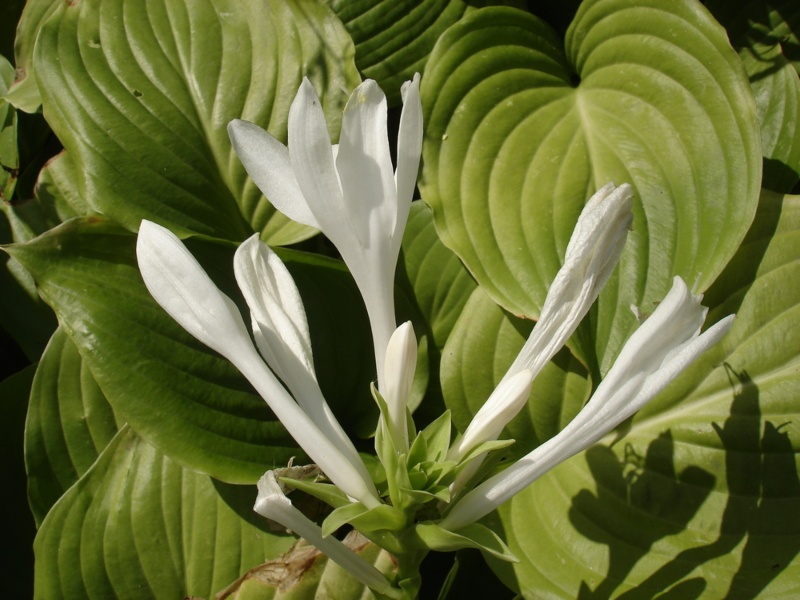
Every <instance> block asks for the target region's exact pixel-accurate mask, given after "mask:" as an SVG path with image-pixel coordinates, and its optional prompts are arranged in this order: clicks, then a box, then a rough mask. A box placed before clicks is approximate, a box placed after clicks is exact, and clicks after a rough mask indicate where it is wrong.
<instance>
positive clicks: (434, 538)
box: [414, 523, 518, 561]
mask: <svg viewBox="0 0 800 600" xmlns="http://www.w3.org/2000/svg"><path fill="white" fill-rule="evenodd" d="M414 533H415V535H416V536H417V537H418V538H419V540H420V541H421V542H422V545H423V547H426V548H430V549H431V550H437V551H440V552H452V551H453V550H460V549H462V548H476V549H478V550H481V551H483V552H486V553H488V554H490V555H492V556H493V557H495V558H498V559H500V560H505V561H517V560H518V559H517V557H516V556H514V554H513V553H512V552H511V550H510V549H509V548H508V546H506V544H505V542H503V540H502V539H501V538H500V537H499V536H498V535H497V534H496V533H495V532H494V531H492V530H491V529H489V528H488V527H486V526H484V525H481V524H480V523H472V524H471V525H467V526H466V527H462V528H461V529H459V530H458V531H456V532H453V531H448V530H447V529H444V528H442V527H439V525H437V524H436V523H417V525H416V526H415V527H414Z"/></svg>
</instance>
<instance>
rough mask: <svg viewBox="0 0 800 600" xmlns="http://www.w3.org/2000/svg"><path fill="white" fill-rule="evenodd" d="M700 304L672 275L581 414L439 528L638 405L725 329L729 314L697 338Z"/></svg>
mask: <svg viewBox="0 0 800 600" xmlns="http://www.w3.org/2000/svg"><path fill="white" fill-rule="evenodd" d="M701 300H702V295H696V296H694V295H692V293H691V292H690V291H689V290H688V288H687V287H686V284H685V283H684V282H683V280H682V279H681V278H680V277H676V278H675V280H674V282H673V286H672V289H671V290H670V292H669V293H668V294H667V296H666V297H665V298H664V301H663V302H661V303H660V304H659V305H658V307H657V308H656V309H655V311H654V312H653V314H652V315H651V316H650V317H649V318H648V319H647V320H646V321H645V322H644V323H643V324H642V325H641V326H640V327H639V328H638V329H637V330H636V331H635V332H634V334H633V335H632V336H631V337H630V339H629V340H628V341H627V343H626V344H625V346H624V347H623V349H622V351H621V352H620V354H619V356H618V357H617V360H616V361H615V363H614V365H613V366H612V368H611V370H610V371H609V372H608V374H607V375H606V377H605V378H604V379H603V381H602V382H601V383H600V385H599V386H598V388H597V390H596V391H595V393H594V395H593V396H592V398H591V399H590V400H589V402H588V403H587V404H586V406H585V407H584V408H583V409H582V410H581V412H580V413H578V415H577V416H576V417H575V418H574V419H573V420H572V421H571V422H570V423H569V424H568V425H567V426H566V427H565V428H564V429H563V430H561V431H560V432H559V433H558V434H557V435H555V436H554V437H552V438H550V439H549V440H548V441H546V442H545V443H544V444H542V445H541V446H539V447H538V448H536V449H534V450H533V451H532V452H530V453H529V454H527V455H526V456H525V457H523V458H522V459H520V460H519V461H517V462H516V463H514V464H513V465H511V466H510V467H509V468H508V469H506V470H504V471H502V472H501V473H498V474H497V475H495V476H493V477H491V478H489V479H487V480H486V481H484V482H483V483H481V484H480V485H478V486H477V487H475V488H474V489H473V490H471V491H470V492H469V493H467V494H466V495H465V496H464V497H463V498H462V499H461V500H460V501H459V502H457V503H456V504H455V506H453V509H452V510H451V511H450V512H449V513H448V514H447V515H446V516H445V518H444V519H443V520H442V521H441V523H440V525H441V526H442V527H445V528H447V529H450V530H457V529H459V528H461V527H464V526H465V525H468V524H469V523H473V522H474V521H476V520H478V519H480V518H481V517H483V516H484V515H486V514H487V513H489V512H491V511H492V510H494V509H496V508H497V507H498V506H500V505H501V504H503V503H504V502H505V501H506V500H508V499H510V498H511V497H512V496H514V495H515V494H517V493H519V492H520V491H522V490H523V489H524V488H525V487H527V486H528V485H530V484H531V483H532V482H533V481H535V480H536V479H537V478H539V477H540V476H542V475H544V474H545V473H546V472H547V471H549V470H550V469H552V468H553V467H555V466H556V465H558V464H559V463H561V462H563V461H565V460H567V459H568V458H570V457H571V456H573V455H575V454H577V453H578V452H581V451H582V450H585V449H586V448H588V447H589V446H591V445H592V444H594V443H596V442H597V441H599V440H600V439H601V438H602V437H603V436H605V435H606V434H607V433H608V432H610V431H611V430H612V429H614V428H615V427H616V426H617V425H619V424H620V423H621V422H622V421H624V420H625V419H627V418H628V417H630V416H631V415H632V414H633V413H635V412H636V411H638V410H639V409H640V408H642V406H644V405H645V404H646V403H647V402H648V401H649V400H651V399H652V398H653V397H654V396H655V395H656V394H658V392H660V391H661V390H662V389H664V387H665V386H666V385H667V384H668V383H669V382H670V381H672V380H673V379H674V378H675V377H677V376H678V375H679V374H680V373H681V372H682V371H683V370H684V369H685V368H686V367H687V366H688V365H689V364H690V363H691V362H692V361H694V360H695V359H696V358H697V357H698V356H700V355H701V354H702V353H703V352H705V350H707V349H708V348H710V347H711V346H713V345H714V344H716V343H717V342H718V341H719V340H720V339H721V338H722V336H724V335H725V333H726V332H727V331H728V329H730V327H731V325H732V323H733V316H732V315H731V316H729V317H726V318H724V319H722V320H721V321H719V322H717V323H716V324H714V325H713V326H711V327H710V328H709V329H708V330H707V331H705V332H704V333H702V334H700V328H701V327H702V324H703V321H704V320H705V316H706V312H707V310H708V309H706V308H705V307H703V306H701V305H700V301H701Z"/></svg>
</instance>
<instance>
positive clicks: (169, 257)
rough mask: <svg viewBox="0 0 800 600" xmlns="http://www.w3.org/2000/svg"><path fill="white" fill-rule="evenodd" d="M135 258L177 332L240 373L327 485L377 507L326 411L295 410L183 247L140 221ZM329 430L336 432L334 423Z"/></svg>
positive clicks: (238, 319)
mask: <svg viewBox="0 0 800 600" xmlns="http://www.w3.org/2000/svg"><path fill="white" fill-rule="evenodd" d="M136 255H137V259H138V262H139V270H140V272H141V274H142V278H143V279H144V283H145V285H146V286H147V289H148V290H149V291H150V294H151V295H152V296H153V298H155V300H156V302H158V303H159V304H160V305H161V307H162V308H163V309H164V310H165V311H166V312H167V313H168V314H169V315H170V316H171V317H172V318H173V319H175V320H176V321H177V322H178V323H179V324H180V325H181V327H183V328H184V329H185V330H186V331H188V332H189V333H191V334H192V335H193V336H194V337H196V338H197V339H198V340H200V341H201V342H203V343H204V344H205V345H207V346H208V347H209V348H212V349H213V350H216V351H217V352H219V353H220V354H222V356H224V357H225V358H227V359H228V360H229V361H231V362H232V363H233V364H234V365H235V366H236V368H238V369H239V371H241V373H242V374H243V375H244V376H245V377H246V378H247V380H248V381H250V383H251V384H253V387H255V389H256V391H258V393H259V394H260V395H261V397H262V398H264V400H265V401H266V402H267V404H268V405H269V407H270V408H271V409H272V411H273V412H274V413H275V416H276V417H278V419H279V420H280V421H281V422H282V423H283V425H284V426H285V427H286V429H287V430H288V431H289V433H290V434H291V436H292V437H293V438H294V439H295V440H296V441H297V443H298V444H299V445H300V447H301V448H303V450H305V451H306V453H307V454H308V455H309V456H310V457H311V458H312V459H313V460H314V462H316V463H317V465H319V467H320V468H321V469H322V470H323V472H324V473H325V474H326V475H327V476H328V477H329V478H330V479H331V481H333V482H334V483H335V484H336V485H337V486H338V487H339V489H341V490H342V491H343V492H345V493H346V494H347V495H348V496H350V497H351V498H355V499H356V500H358V501H360V502H362V503H363V504H364V505H365V506H367V507H374V506H377V505H378V504H380V501H379V500H378V494H377V491H376V490H375V486H374V484H373V483H372V480H371V479H370V478H369V476H368V474H367V470H366V467H365V466H364V464H363V461H361V459H360V458H359V457H358V454H357V453H356V452H355V449H354V448H353V447H352V443H351V442H350V441H349V440H347V443H346V444H345V443H344V442H343V440H342V439H341V438H340V437H339V436H338V435H334V434H333V433H331V432H332V429H333V428H334V425H333V424H332V423H331V422H330V421H329V420H327V418H326V417H323V415H324V414H325V413H326V411H327V410H328V409H327V407H326V406H321V407H319V406H318V407H316V408H315V409H313V410H312V414H313V415H314V418H316V419H320V420H319V421H315V420H314V418H312V417H311V416H309V414H306V412H304V411H303V409H301V408H300V406H298V404H297V403H296V402H295V401H294V400H293V399H292V397H291V396H290V395H289V393H288V392H287V391H286V388H284V387H283V385H281V383H280V382H279V381H278V380H277V378H276V377H275V375H274V374H273V373H272V371H270V369H269V368H268V367H267V365H266V364H265V363H264V360H263V359H262V358H261V356H260V355H259V354H258V351H257V350H256V348H255V346H254V345H253V342H252V341H251V339H250V335H249V333H248V332H247V328H246V327H245V324H244V321H243V320H242V316H241V314H240V313H239V309H238V308H237V306H236V305H235V304H234V303H233V301H232V300H231V299H230V298H228V297H227V296H226V295H225V294H223V293H222V292H221V291H220V290H219V288H217V286H216V285H215V284H214V282H213V281H211V279H210V278H209V277H208V275H207V274H206V272H205V271H204V270H203V268H202V267H201V266H200V264H199V263H198V262H197V261H196V260H195V258H194V257H193V256H192V255H191V253H190V252H189V251H188V250H187V249H186V247H185V246H184V245H183V243H181V241H180V240H179V239H178V238H177V237H176V236H175V235H174V234H172V233H171V232H170V231H168V230H167V229H165V228H163V227H161V226H160V225H156V224H155V223H151V222H149V221H142V224H141V227H140V228H139V238H138V240H137V244H136ZM240 260H241V258H240ZM237 262H238V261H237ZM265 275H267V276H268V274H265ZM278 279H280V276H278ZM246 280H247V282H248V283H247V285H248V286H250V285H252V284H253V282H252V281H250V280H249V277H248V278H246ZM250 292H252V290H248V291H247V293H250ZM252 307H253V305H251V309H252ZM256 308H257V309H258V307H256ZM288 310H290V311H291V310H293V309H288ZM294 310H296V307H295V308H294ZM273 350H274V349H273ZM311 402H314V400H311ZM321 402H322V403H324V400H321ZM335 428H337V429H339V427H338V424H336V426H335Z"/></svg>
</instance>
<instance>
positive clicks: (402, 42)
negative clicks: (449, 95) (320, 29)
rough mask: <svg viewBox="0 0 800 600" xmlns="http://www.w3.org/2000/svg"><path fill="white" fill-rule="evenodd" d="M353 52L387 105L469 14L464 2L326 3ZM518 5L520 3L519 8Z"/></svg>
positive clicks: (365, 0) (387, 0)
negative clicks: (438, 43)
mask: <svg viewBox="0 0 800 600" xmlns="http://www.w3.org/2000/svg"><path fill="white" fill-rule="evenodd" d="M327 2H328V4H329V5H330V6H331V8H332V9H333V10H334V11H335V12H336V14H337V15H338V17H339V18H340V19H341V20H342V22H343V23H344V26H345V28H346V29H347V32H348V33H349V34H350V36H351V37H352V38H353V42H354V43H355V46H356V65H357V66H358V69H359V70H360V71H361V73H362V74H363V75H364V77H365V78H369V79H374V80H375V81H377V82H378V84H379V85H380V86H381V87H382V88H383V90H384V91H385V92H386V95H387V98H388V100H389V103H390V105H392V106H396V105H398V104H400V101H401V99H400V86H401V85H402V84H403V82H405V81H408V80H410V79H411V78H412V77H413V76H414V73H422V72H423V70H424V68H425V62H426V61H427V59H428V55H429V54H430V52H431V50H432V49H433V45H434V44H435V43H436V40H437V39H438V38H439V36H440V35H441V34H442V33H443V32H444V31H445V30H446V29H447V28H448V27H450V25H452V24H453V23H455V22H457V21H458V20H459V19H460V18H461V17H462V16H463V15H464V13H465V12H467V11H468V10H469V4H470V3H469V2H464V1H463V0H358V1H356V2H354V1H353V0H327ZM518 4H521V3H518Z"/></svg>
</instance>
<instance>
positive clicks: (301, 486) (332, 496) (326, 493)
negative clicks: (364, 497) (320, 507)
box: [279, 477, 352, 508]
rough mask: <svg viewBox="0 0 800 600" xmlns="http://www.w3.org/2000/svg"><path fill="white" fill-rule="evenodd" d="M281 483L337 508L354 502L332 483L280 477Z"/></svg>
mask: <svg viewBox="0 0 800 600" xmlns="http://www.w3.org/2000/svg"><path fill="white" fill-rule="evenodd" d="M279 481H280V482H281V483H282V484H284V485H286V486H288V487H290V488H292V489H295V490H300V491H302V492H305V493H306V494H308V495H309V496H313V497H314V498H317V499H318V500H322V501H323V502H325V503H326V504H328V505H330V506H333V507H335V508H339V507H341V506H346V505H348V504H352V500H350V499H349V498H348V497H347V494H345V493H344V492H342V491H341V490H340V489H339V488H337V487H336V486H335V485H333V484H332V483H318V482H316V481H308V480H306V479H295V478H294V477H280V478H279Z"/></svg>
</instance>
